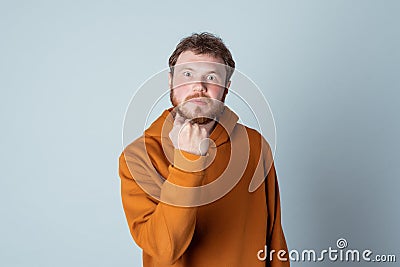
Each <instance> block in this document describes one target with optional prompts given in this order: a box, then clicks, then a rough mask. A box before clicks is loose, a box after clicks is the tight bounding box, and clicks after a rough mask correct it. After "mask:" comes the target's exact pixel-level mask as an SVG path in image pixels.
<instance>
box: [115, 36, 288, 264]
mask: <svg viewBox="0 0 400 267" xmlns="http://www.w3.org/2000/svg"><path fill="white" fill-rule="evenodd" d="M169 67H170V72H169V77H168V81H169V87H170V98H171V102H172V105H173V107H171V108H169V109H167V110H165V111H164V112H163V113H162V115H161V116H160V117H159V118H158V119H157V120H155V121H154V122H153V124H152V125H151V126H150V127H149V128H148V129H147V130H146V131H145V132H144V134H143V135H142V136H141V137H139V138H138V139H136V140H135V141H133V142H132V143H131V144H130V145H128V146H127V147H126V148H125V149H124V151H123V153H122V154H121V156H120V161H119V174H120V177H121V196H122V203H123V208H124V211H125V215H126V218H127V222H128V225H129V229H130V232H131V235H132V237H133V239H134V240H135V242H136V243H137V244H138V246H139V247H141V248H142V250H143V266H144V267H150V266H157V267H167V266H168V267H170V266H175V267H177V266H179V267H186V266H190V267H197V266H202V267H203V266H207V267H214V266H215V267H220V266H231V267H235V266H237V267H243V266H254V267H256V266H275V267H277V266H289V261H288V259H287V258H288V257H287V246H286V241H285V237H284V234H283V230H282V226H281V211H280V199H279V189H278V182H277V177H276V172H275V167H274V164H273V159H272V153H271V149H270V148H269V145H268V143H267V142H266V140H265V139H264V138H263V137H262V136H261V134H260V133H259V132H257V131H256V130H254V129H251V128H249V127H246V126H244V125H242V124H240V123H238V122H237V121H238V116H237V115H236V114H235V113H234V112H233V111H231V110H230V109H229V108H228V107H227V106H226V105H225V104H224V103H225V97H226V95H227V93H228V91H229V87H230V84H231V81H230V79H231V76H232V74H233V71H234V68H235V62H234V60H233V58H232V55H231V53H230V51H229V50H228V48H227V47H226V46H225V44H224V43H223V41H222V40H221V39H220V38H219V37H217V36H215V35H213V34H210V33H200V34H192V35H191V36H188V37H186V38H184V39H182V40H181V42H180V43H179V44H178V45H177V47H176V49H175V51H174V52H173V53H172V55H171V57H170V59H169ZM254 184H256V185H259V186H257V187H256V188H255V187H254ZM249 188H254V189H252V190H250V189H249ZM264 248H266V249H265V250H264ZM285 254H286V255H285Z"/></svg>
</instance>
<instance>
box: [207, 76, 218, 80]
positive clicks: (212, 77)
mask: <svg viewBox="0 0 400 267" xmlns="http://www.w3.org/2000/svg"><path fill="white" fill-rule="evenodd" d="M215 79H216V77H215V76H214V75H211V74H210V75H207V80H209V81H215Z"/></svg>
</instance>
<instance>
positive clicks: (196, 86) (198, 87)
mask: <svg viewBox="0 0 400 267" xmlns="http://www.w3.org/2000/svg"><path fill="white" fill-rule="evenodd" d="M193 91H195V92H205V91H207V87H206V86H205V84H204V83H203V82H200V81H199V82H195V83H193Z"/></svg>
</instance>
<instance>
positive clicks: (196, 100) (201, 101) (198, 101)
mask: <svg viewBox="0 0 400 267" xmlns="http://www.w3.org/2000/svg"><path fill="white" fill-rule="evenodd" d="M188 102H190V103H193V104H196V105H202V106H203V105H207V101H205V100H204V99H201V98H192V99H190V100H189V101H188Z"/></svg>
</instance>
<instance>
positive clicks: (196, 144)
mask: <svg viewBox="0 0 400 267" xmlns="http://www.w3.org/2000/svg"><path fill="white" fill-rule="evenodd" d="M169 138H170V139H171V141H172V144H173V145H174V147H175V148H176V149H180V150H183V151H186V152H189V153H192V154H195V155H202V156H204V155H206V154H207V151H208V147H209V141H208V132H207V130H206V129H205V128H202V127H200V126H199V125H198V124H197V123H194V124H191V123H190V122H189V120H185V119H184V118H183V117H182V116H180V115H179V114H178V113H176V115H175V120H174V126H173V127H172V130H171V132H170V133H169Z"/></svg>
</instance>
